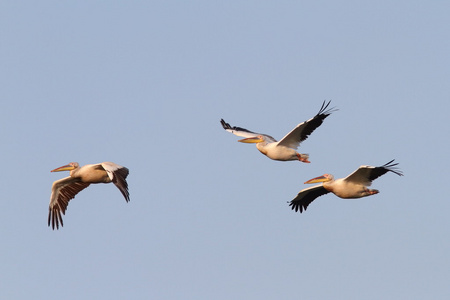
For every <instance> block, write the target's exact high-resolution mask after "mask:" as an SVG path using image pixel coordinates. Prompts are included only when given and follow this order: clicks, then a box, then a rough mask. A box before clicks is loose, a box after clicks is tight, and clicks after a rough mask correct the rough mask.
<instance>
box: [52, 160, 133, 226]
mask: <svg viewBox="0 0 450 300" xmlns="http://www.w3.org/2000/svg"><path fill="white" fill-rule="evenodd" d="M60 171H70V176H68V177H65V178H63V179H60V180H56V181H55V182H53V185H52V194H51V196H50V204H49V208H48V209H49V212H48V226H50V225H51V226H52V228H53V229H55V227H56V229H59V223H61V226H63V220H62V216H61V214H63V215H64V214H65V212H66V209H67V205H69V201H70V200H71V199H73V198H74V197H75V195H76V194H78V193H79V192H81V191H82V190H84V189H85V188H87V187H88V186H89V185H90V184H91V183H110V182H112V183H114V184H115V185H116V186H117V188H118V189H119V190H120V192H121V193H122V195H123V196H124V197H125V200H126V201H127V202H128V201H130V195H129V193H128V184H127V181H126V178H127V176H128V172H129V171H128V169H127V168H125V167H122V166H119V165H118V164H115V163H112V162H103V163H100V164H93V165H85V166H82V167H80V166H79V164H78V163H76V162H71V163H69V164H68V165H65V166H62V167H59V168H56V169H54V170H52V171H51V172H60Z"/></svg>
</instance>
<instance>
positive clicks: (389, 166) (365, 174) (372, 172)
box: [344, 159, 403, 186]
mask: <svg viewBox="0 0 450 300" xmlns="http://www.w3.org/2000/svg"><path fill="white" fill-rule="evenodd" d="M397 165H398V163H394V159H393V160H391V161H390V162H388V163H386V164H384V165H382V166H380V167H372V166H360V167H359V168H358V169H357V170H356V171H355V172H353V173H352V174H350V175H348V176H347V177H345V178H344V180H346V181H351V182H355V183H360V184H364V185H365V186H370V185H371V184H372V181H373V180H375V179H377V178H378V177H380V176H382V175H384V174H386V173H387V172H392V173H395V174H397V175H399V176H403V173H402V171H401V170H399V169H398V168H396V166H397Z"/></svg>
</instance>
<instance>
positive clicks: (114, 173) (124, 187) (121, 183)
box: [101, 162, 130, 202]
mask: <svg viewBox="0 0 450 300" xmlns="http://www.w3.org/2000/svg"><path fill="white" fill-rule="evenodd" d="M101 165H102V167H103V168H104V169H105V171H106V173H107V174H108V176H109V178H110V179H111V181H112V182H113V183H114V184H115V186H116V187H117V188H118V189H119V191H120V192H121V193H122V195H123V197H124V198H125V201H127V202H128V201H130V193H129V192H128V183H127V181H126V178H127V176H128V174H129V170H128V168H126V167H122V166H119V165H118V164H115V163H112V162H104V163H102V164H101Z"/></svg>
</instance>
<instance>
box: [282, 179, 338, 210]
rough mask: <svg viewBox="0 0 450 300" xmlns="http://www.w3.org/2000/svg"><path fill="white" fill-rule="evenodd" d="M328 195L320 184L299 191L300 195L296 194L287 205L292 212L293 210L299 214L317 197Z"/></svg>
mask: <svg viewBox="0 0 450 300" xmlns="http://www.w3.org/2000/svg"><path fill="white" fill-rule="evenodd" d="M328 193H329V191H327V190H326V189H325V188H324V187H323V185H322V184H321V185H315V186H312V187H310V188H307V189H304V190H301V191H300V193H298V195H297V197H295V199H294V200H292V201H291V202H290V203H289V206H290V207H291V209H292V210H295V211H296V212H297V211H300V213H302V212H303V211H304V210H305V211H306V208H307V207H308V205H309V204H310V203H311V202H313V201H314V200H315V199H316V198H317V197H320V196H322V195H325V194H328Z"/></svg>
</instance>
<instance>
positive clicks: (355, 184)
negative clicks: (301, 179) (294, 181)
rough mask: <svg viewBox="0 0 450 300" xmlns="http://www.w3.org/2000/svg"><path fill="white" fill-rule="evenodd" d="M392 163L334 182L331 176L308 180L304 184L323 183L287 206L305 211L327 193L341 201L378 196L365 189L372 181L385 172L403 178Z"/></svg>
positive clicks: (307, 190)
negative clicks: (341, 199)
mask: <svg viewBox="0 0 450 300" xmlns="http://www.w3.org/2000/svg"><path fill="white" fill-rule="evenodd" d="M393 162H394V160H391V161H390V162H388V163H386V164H384V165H382V166H380V167H372V166H361V167H359V168H358V169H357V170H356V171H355V172H353V173H352V174H350V175H348V176H347V177H345V178H340V179H336V180H334V177H333V175H331V174H324V175H322V176H319V177H316V178H313V179H310V180H308V181H306V182H305V183H317V182H323V184H321V185H316V186H313V187H310V188H307V189H304V190H301V191H300V193H298V195H297V197H295V199H294V200H292V201H291V202H290V204H289V206H291V208H292V210H295V211H299V210H300V212H303V210H305V211H306V208H307V207H308V205H309V204H310V203H311V202H313V201H314V200H315V199H316V198H317V197H320V196H322V195H325V194H328V193H329V192H332V193H333V194H335V195H336V196H338V197H340V198H343V199H356V198H362V197H367V196H371V195H375V194H378V193H379V191H378V190H375V189H368V188H367V187H368V186H370V185H371V184H372V181H373V180H375V179H377V178H378V177H380V176H381V175H384V174H386V173H387V172H392V173H395V174H397V175H399V176H403V173H402V171H400V170H398V169H397V168H396V167H395V166H396V165H398V163H393Z"/></svg>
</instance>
